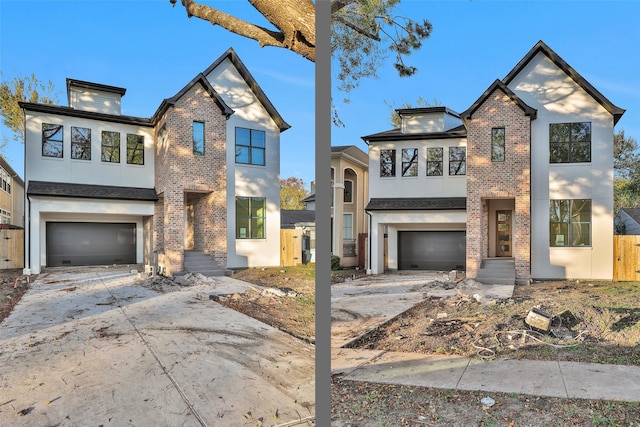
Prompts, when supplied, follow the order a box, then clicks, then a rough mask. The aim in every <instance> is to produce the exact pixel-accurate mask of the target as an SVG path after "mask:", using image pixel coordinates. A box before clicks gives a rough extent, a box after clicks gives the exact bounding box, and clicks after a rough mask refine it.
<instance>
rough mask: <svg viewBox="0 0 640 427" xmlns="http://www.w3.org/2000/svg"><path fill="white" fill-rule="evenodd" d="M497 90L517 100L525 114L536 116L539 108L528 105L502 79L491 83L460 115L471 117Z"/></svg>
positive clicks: (533, 117)
mask: <svg viewBox="0 0 640 427" xmlns="http://www.w3.org/2000/svg"><path fill="white" fill-rule="evenodd" d="M496 90H501V91H502V93H504V94H505V95H507V96H508V97H509V99H511V100H512V101H513V102H515V103H516V105H517V106H518V107H520V109H521V110H522V111H523V112H524V115H525V116H529V117H531V119H532V120H533V119H535V118H536V116H537V114H538V110H536V109H535V108H532V107H530V106H529V105H527V104H526V103H525V102H524V101H523V100H522V99H521V98H520V97H519V96H518V95H516V94H515V93H513V91H512V90H511V89H509V88H508V87H507V85H505V84H504V83H502V82H501V81H500V80H496V81H494V82H493V84H491V86H489V88H488V89H487V90H485V91H484V93H483V94H482V95H480V98H478V99H477V100H476V102H474V103H473V105H472V106H471V107H469V108H468V109H467V110H465V111H463V112H462V113H460V115H461V116H462V117H463V118H465V119H467V120H469V119H471V116H472V115H473V113H475V111H476V110H477V109H478V108H480V106H481V105H482V104H483V103H484V102H485V101H486V100H487V98H488V97H489V96H490V95H491V94H492V93H493V92H494V91H496Z"/></svg>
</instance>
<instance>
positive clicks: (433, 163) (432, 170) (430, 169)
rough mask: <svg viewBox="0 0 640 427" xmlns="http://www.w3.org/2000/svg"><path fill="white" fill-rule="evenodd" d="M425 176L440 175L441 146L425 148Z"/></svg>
mask: <svg viewBox="0 0 640 427" xmlns="http://www.w3.org/2000/svg"><path fill="white" fill-rule="evenodd" d="M427 176H442V147H434V148H427Z"/></svg>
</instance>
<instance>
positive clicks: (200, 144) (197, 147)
mask: <svg viewBox="0 0 640 427" xmlns="http://www.w3.org/2000/svg"><path fill="white" fill-rule="evenodd" d="M193 154H196V155H198V156H204V123H203V122H193Z"/></svg>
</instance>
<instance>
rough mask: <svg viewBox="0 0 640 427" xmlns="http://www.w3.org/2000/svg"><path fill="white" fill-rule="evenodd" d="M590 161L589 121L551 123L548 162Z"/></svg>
mask: <svg viewBox="0 0 640 427" xmlns="http://www.w3.org/2000/svg"><path fill="white" fill-rule="evenodd" d="M590 161H591V123H589V122H578V123H551V124H550V125H549V162H551V163H584V162H590Z"/></svg>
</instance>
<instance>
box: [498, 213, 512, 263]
mask: <svg viewBox="0 0 640 427" xmlns="http://www.w3.org/2000/svg"><path fill="white" fill-rule="evenodd" d="M512 247H513V241H512V236H511V211H496V256H497V257H510V256H511V249H512Z"/></svg>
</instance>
